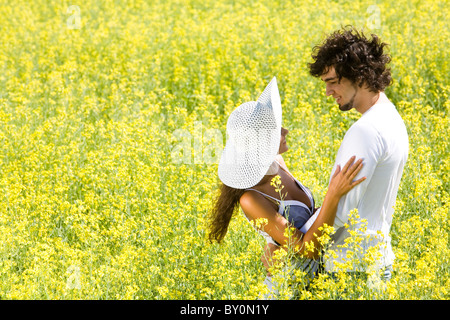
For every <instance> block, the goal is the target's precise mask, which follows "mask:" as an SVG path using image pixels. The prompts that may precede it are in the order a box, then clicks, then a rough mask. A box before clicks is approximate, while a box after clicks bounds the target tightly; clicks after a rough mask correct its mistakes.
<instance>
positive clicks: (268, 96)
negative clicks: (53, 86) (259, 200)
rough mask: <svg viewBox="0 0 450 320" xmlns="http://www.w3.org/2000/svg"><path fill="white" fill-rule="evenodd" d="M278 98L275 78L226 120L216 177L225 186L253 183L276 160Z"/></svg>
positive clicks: (279, 111) (237, 187)
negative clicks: (259, 93) (255, 98)
mask: <svg viewBox="0 0 450 320" xmlns="http://www.w3.org/2000/svg"><path fill="white" fill-rule="evenodd" d="M281 119H282V111H281V100H280V94H279V92H278V86H277V79H276V78H275V77H274V78H273V79H272V80H271V81H270V83H269V84H268V85H267V87H266V88H265V89H264V91H263V93H262V94H261V95H260V97H259V98H258V100H257V101H251V102H245V103H243V104H241V105H240V106H239V107H237V108H236V109H235V110H234V111H233V112H232V113H231V115H230V117H229V118H228V121H227V142H226V145H225V148H224V149H223V152H222V156H221V158H220V162H219V168H218V174H219V179H220V180H221V181H222V182H223V183H224V184H225V185H227V186H229V187H232V188H236V189H247V188H250V187H253V186H255V185H256V184H258V182H260V181H261V179H262V178H263V177H264V175H265V174H266V173H267V170H268V169H269V167H270V165H271V164H272V163H273V161H274V160H275V157H276V155H277V154H278V150H279V147H280V137H281Z"/></svg>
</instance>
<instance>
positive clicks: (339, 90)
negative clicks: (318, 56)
mask: <svg viewBox="0 0 450 320" xmlns="http://www.w3.org/2000/svg"><path fill="white" fill-rule="evenodd" d="M320 78H321V79H322V80H323V81H324V82H325V84H326V95H327V96H333V98H334V99H336V103H337V104H338V105H339V109H340V110H342V111H348V110H350V109H352V108H353V107H354V100H355V96H356V93H357V92H358V87H357V86H356V85H355V84H354V83H352V82H351V81H350V80H348V79H347V78H341V80H339V77H338V76H337V75H336V71H335V69H334V67H333V66H332V67H330V69H329V70H328V72H327V73H325V74H323V75H322V76H321V77H320Z"/></svg>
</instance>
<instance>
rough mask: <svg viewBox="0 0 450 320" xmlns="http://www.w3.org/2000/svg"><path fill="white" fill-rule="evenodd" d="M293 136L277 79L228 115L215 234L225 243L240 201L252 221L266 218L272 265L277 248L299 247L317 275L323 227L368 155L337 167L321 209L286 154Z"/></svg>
mask: <svg viewBox="0 0 450 320" xmlns="http://www.w3.org/2000/svg"><path fill="white" fill-rule="evenodd" d="M287 134H288V130H287V129H285V128H282V127H281V102H280V97H279V93H278V87H277V83H276V79H275V78H273V79H272V81H271V82H270V83H269V85H268V86H267V87H266V89H265V90H264V92H263V93H262V94H261V96H260V97H259V98H258V100H257V101H256V102H247V103H244V104H242V105H241V106H239V107H238V108H237V109H235V110H234V111H233V112H232V114H231V115H230V117H229V119H228V122H227V135H228V139H227V143H226V146H225V148H224V150H223V153H222V157H221V160H220V163H219V168H218V174H219V178H220V180H221V181H222V185H221V187H220V193H219V195H218V198H217V200H216V203H215V206H214V208H213V210H212V212H211V224H210V234H209V238H210V240H211V241H217V242H221V241H222V239H223V238H224V236H225V234H226V232H227V229H228V225H229V222H230V220H231V217H232V215H233V213H234V212H235V211H236V209H237V208H238V207H239V205H240V207H241V208H242V211H243V212H244V214H245V216H246V217H247V219H248V220H249V221H256V220H258V219H265V221H266V224H265V225H264V226H263V227H262V228H259V229H258V231H259V232H260V233H261V234H262V235H263V236H264V237H265V238H266V240H267V245H266V247H265V254H263V258H262V260H263V263H264V265H265V267H266V268H268V267H269V261H270V257H271V255H272V253H273V252H274V250H277V249H279V248H281V247H283V248H286V245H287V246H288V247H290V248H296V247H297V246H298V247H297V248H299V249H298V250H297V251H296V254H298V255H299V257H302V258H304V257H307V258H308V259H310V261H309V262H308V263H307V267H308V268H309V270H308V271H311V272H313V273H314V272H315V271H316V270H317V267H318V263H317V261H316V259H317V258H318V256H319V252H320V250H321V247H320V244H319V242H318V240H317V238H318V237H320V236H321V235H322V232H321V231H319V228H320V227H321V226H323V225H324V224H327V225H330V226H332V225H333V222H334V218H335V216H336V209H337V205H338V202H339V199H340V198H341V197H342V196H343V195H344V194H346V193H347V192H348V191H350V190H351V189H352V188H353V187H354V186H356V185H358V184H359V183H361V182H362V181H363V180H364V179H365V177H363V178H360V179H359V180H356V181H353V179H354V178H355V176H356V175H357V173H358V172H359V171H360V170H361V168H362V159H359V160H358V161H356V162H354V160H355V157H352V158H351V159H349V161H348V162H347V163H346V164H345V166H344V167H343V168H342V170H341V168H340V167H338V168H337V170H336V172H335V173H334V174H333V176H332V179H331V180H330V184H329V186H328V191H327V194H326V196H325V198H324V201H323V204H322V207H321V208H319V209H318V210H315V208H314V198H313V196H312V194H311V192H310V191H309V189H308V188H306V187H304V186H303V185H302V184H301V183H300V181H298V180H297V179H295V178H294V177H293V176H292V174H291V173H290V172H289V170H288V168H287V167H286V164H285V163H284V161H283V158H282V156H281V154H282V153H284V152H286V151H287V150H288V145H287V143H286V135H287ZM276 175H278V176H279V177H280V180H281V185H282V186H283V189H282V193H283V199H281V198H280V194H279V193H278V192H276V190H275V188H274V187H273V186H271V180H272V179H273V178H274V177H275V176H276ZM291 226H294V227H295V229H294V234H293V235H292V236H289V237H287V236H286V235H285V230H286V228H289V227H291ZM306 242H312V243H314V250H313V251H307V250H305V247H306V246H304V243H306ZM310 262H311V263H310ZM303 267H304V268H306V265H305V266H303ZM268 276H270V274H268Z"/></svg>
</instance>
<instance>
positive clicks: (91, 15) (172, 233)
mask: <svg viewBox="0 0 450 320" xmlns="http://www.w3.org/2000/svg"><path fill="white" fill-rule="evenodd" d="M449 7H450V6H449V3H448V1H446V0H438V1H431V0H425V1H418V0H411V1H407V0H399V1H395V2H391V1H384V0H383V1H382V0H377V1H374V0H373V1H344V0H341V1H330V2H328V3H327V2H318V1H311V0H306V1H274V0H271V1H267V0H262V1H244V0H224V1H217V0H215V1H211V0H202V1H200V0H183V1H181V0H167V1H159V0H151V1H143V0H142V1H139V0H133V1H110V0H100V1H93V0H87V1H78V2H77V0H74V1H72V2H68V1H50V0H48V1H45V0H35V1H25V0H18V1H10V0H0V21H1V27H0V28H1V31H2V32H0V39H1V41H0V43H1V45H0V71H1V72H0V141H1V144H0V299H257V298H258V297H259V296H260V294H261V292H263V288H264V286H263V283H262V281H263V280H264V277H265V271H264V268H263V266H262V263H261V262H260V256H261V253H262V249H263V245H264V239H263V238H262V237H260V236H258V234H257V233H255V232H254V230H253V228H252V226H251V225H250V224H249V223H248V222H247V220H246V219H245V217H244V216H243V215H242V214H241V213H239V214H236V216H235V217H234V219H233V220H232V222H231V225H230V230H229V232H228V234H227V236H226V237H225V240H224V243H223V244H220V245H218V244H210V243H209V242H208V241H207V217H208V212H209V210H210V208H211V205H212V201H213V199H214V197H215V195H216V192H217V186H218V182H219V180H218V177H217V165H218V159H219V156H220V152H221V150H222V147H223V146H224V143H225V125H226V120H227V118H228V115H229V113H230V112H231V111H232V110H233V109H234V108H235V107H237V106H238V105H239V104H241V103H242V102H245V101H250V100H256V99H257V97H258V94H259V93H260V92H261V90H262V89H263V88H264V86H265V84H267V83H268V81H269V80H270V79H271V78H272V77H273V76H276V77H277V79H278V85H279V89H280V95H281V101H282V106H283V126H284V127H286V128H288V129H289V130H290V133H289V136H288V143H289V145H290V150H289V151H288V152H287V153H286V154H284V158H285V161H286V163H287V165H288V166H289V168H290V169H291V171H292V173H293V174H294V175H295V176H296V177H298V179H299V180H301V181H302V182H303V183H304V184H305V185H306V186H308V187H309V188H310V189H311V190H312V192H313V194H314V196H315V198H316V201H317V204H321V202H322V200H323V197H324V195H325V192H326V188H327V183H328V178H329V174H330V171H331V169H332V165H333V162H334V157H335V155H336V152H337V149H338V147H339V144H340V141H341V140H342V138H343V135H344V133H345V132H346V130H347V129H348V128H349V127H350V125H351V124H352V123H353V122H354V121H355V120H356V119H358V117H359V114H357V112H355V111H351V112H349V113H345V114H343V113H341V112H340V111H339V110H338V108H337V106H336V105H335V104H334V102H333V101H332V99H330V98H327V97H326V95H325V88H324V86H323V84H322V83H321V81H320V80H318V79H315V78H313V77H311V76H310V75H309V74H308V70H307V63H308V62H310V61H311V49H312V48H313V46H314V45H316V44H318V43H320V42H321V40H322V39H323V38H324V37H325V36H326V35H327V34H328V33H330V32H332V31H334V30H335V29H338V28H340V27H341V26H345V25H348V24H352V25H354V26H356V27H357V28H364V30H365V31H366V32H367V33H371V32H373V33H376V34H378V35H379V36H380V37H381V39H382V40H383V41H385V42H387V43H389V44H390V46H389V51H390V53H391V55H392V62H391V65H390V67H391V69H392V74H393V79H394V82H393V85H392V86H391V87H389V88H388V89H387V91H386V94H387V96H388V97H390V98H391V100H392V101H393V102H394V103H395V104H396V106H397V108H398V111H399V113H400V114H401V116H402V117H403V119H404V121H405V123H406V126H407V129H408V133H409V138H410V155H409V159H408V163H407V166H406V168H405V171H404V175H403V178H402V183H401V185H400V189H399V194H398V198H397V203H396V211H395V215H394V220H393V225H392V230H391V237H392V245H393V249H394V253H395V254H396V262H395V264H394V273H393V277H392V279H391V281H390V282H388V283H386V284H384V287H383V288H382V289H377V290H374V289H373V288H371V287H370V286H369V285H368V284H366V283H365V282H360V281H359V280H355V279H350V278H346V277H345V276H344V275H342V277H339V278H338V279H331V278H329V277H326V276H321V277H318V278H317V279H315V281H314V282H313V285H312V287H311V289H310V290H301V292H300V293H299V295H298V297H299V298H302V299H335V298H343V299H449V298H450V277H449V276H450V247H449V233H450V222H449V221H450V219H449V218H450V196H449V190H450V174H449V172H450V170H449V168H450V157H449V155H450V137H449V136H450V134H449V111H450V90H449V89H450V81H449V78H450V76H449V75H450V68H449V50H450V43H449V42H450V27H449V23H448V16H450V9H449ZM286 297H288V295H287V296H286Z"/></svg>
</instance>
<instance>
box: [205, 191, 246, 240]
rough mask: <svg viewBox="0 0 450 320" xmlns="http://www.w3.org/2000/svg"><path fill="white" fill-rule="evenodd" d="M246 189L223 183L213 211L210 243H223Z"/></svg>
mask: <svg viewBox="0 0 450 320" xmlns="http://www.w3.org/2000/svg"><path fill="white" fill-rule="evenodd" d="M244 192H245V189H235V188H231V187H228V186H227V185H225V184H223V183H221V184H220V190H219V194H218V196H217V198H216V200H215V203H214V207H213V209H212V210H211V215H210V224H209V229H210V232H209V241H210V242H214V241H217V242H219V243H220V242H221V241H222V240H223V238H224V237H225V235H226V234H227V231H228V225H229V224H230V221H231V217H232V216H233V214H234V212H235V211H237V209H238V208H239V199H240V198H241V196H242V195H243V194H244Z"/></svg>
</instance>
